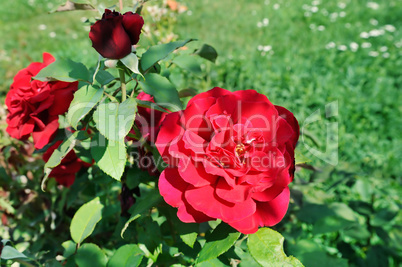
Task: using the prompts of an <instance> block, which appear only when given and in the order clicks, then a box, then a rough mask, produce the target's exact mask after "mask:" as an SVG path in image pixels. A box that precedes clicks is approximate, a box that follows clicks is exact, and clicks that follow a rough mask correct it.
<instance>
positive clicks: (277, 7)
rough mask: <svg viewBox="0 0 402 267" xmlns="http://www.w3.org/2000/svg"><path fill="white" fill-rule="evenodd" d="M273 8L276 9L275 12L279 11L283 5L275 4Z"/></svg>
mask: <svg viewBox="0 0 402 267" xmlns="http://www.w3.org/2000/svg"><path fill="white" fill-rule="evenodd" d="M273 7H274V9H275V10H278V9H279V8H280V7H281V5H280V4H275V5H274V6H273Z"/></svg>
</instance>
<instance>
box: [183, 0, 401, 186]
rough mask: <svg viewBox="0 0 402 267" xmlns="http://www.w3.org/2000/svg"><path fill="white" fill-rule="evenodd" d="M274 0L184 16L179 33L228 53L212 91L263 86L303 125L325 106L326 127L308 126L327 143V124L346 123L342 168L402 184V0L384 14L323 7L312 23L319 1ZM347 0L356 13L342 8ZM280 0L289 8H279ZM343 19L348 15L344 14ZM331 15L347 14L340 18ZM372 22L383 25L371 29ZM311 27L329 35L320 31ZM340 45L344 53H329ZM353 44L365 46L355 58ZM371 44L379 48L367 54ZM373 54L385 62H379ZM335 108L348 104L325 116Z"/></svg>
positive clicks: (384, 4)
mask: <svg viewBox="0 0 402 267" xmlns="http://www.w3.org/2000/svg"><path fill="white" fill-rule="evenodd" d="M268 2H270V3H269V4H264V1H236V2H235V3H234V2H233V1H225V0H223V1H211V0H206V1H192V2H188V3H187V4H188V5H189V9H190V10H191V11H192V14H191V15H189V14H188V13H184V14H182V15H181V16H180V17H179V19H178V20H179V23H178V26H177V32H178V33H179V34H180V36H181V37H182V38H184V37H195V38H198V39H199V40H201V41H202V42H207V43H209V44H211V45H213V46H215V47H216V48H217V50H218V52H219V54H220V55H221V57H220V59H219V61H218V65H217V66H216V67H214V68H213V69H214V70H213V71H212V82H211V83H210V86H211V87H212V86H222V87H224V88H227V89H232V90H241V89H247V88H253V89H256V90H258V91H259V92H262V93H265V94H267V95H268V96H269V98H270V99H271V101H272V102H274V103H275V104H278V105H283V106H285V107H287V108H289V109H290V110H292V111H293V112H294V113H295V114H296V116H297V118H298V119H299V121H300V123H301V126H303V122H304V120H305V119H306V118H307V117H308V116H310V115H311V114H312V113H313V112H314V111H316V110H317V109H320V111H321V114H322V117H323V120H322V121H321V123H315V124H311V125H309V126H306V128H305V129H306V130H309V131H310V132H312V133H313V134H314V135H315V136H316V137H317V138H318V139H319V140H320V142H321V143H322V144H325V138H326V128H325V122H330V121H332V122H338V125H339V160H340V161H345V162H348V163H353V164H355V165H357V166H358V167H359V168H361V170H362V171H363V173H364V174H366V175H369V176H372V175H375V176H377V177H378V178H379V179H384V178H399V179H400V178H401V171H402V169H401V164H400V162H399V160H400V159H401V158H402V152H401V151H402V136H401V134H400V133H401V132H402V119H401V117H402V116H401V115H402V107H401V105H400V103H402V95H401V94H400V89H401V85H402V77H401V75H400V74H401V72H400V70H401V67H402V58H401V55H402V51H401V49H400V47H401V44H400V42H401V40H402V32H401V31H400V28H401V26H402V23H401V21H400V19H399V16H400V15H401V14H402V4H401V2H400V1H379V2H378V3H379V8H378V9H377V10H373V9H370V8H368V7H367V6H366V4H367V2H366V1H349V2H347V1H331V2H323V3H321V4H319V5H318V6H317V8H318V11H317V12H316V13H312V12H310V14H311V16H308V17H306V16H305V12H306V9H307V8H308V7H310V9H311V7H312V4H311V1H295V0H294V1H279V2H275V1H265V3H268ZM338 2H339V3H341V2H344V3H346V7H345V8H344V9H342V8H340V7H339V6H338ZM276 3H279V4H280V7H279V9H274V4H276ZM324 10H327V12H325V11H324ZM340 12H345V16H344V17H339V14H340ZM325 13H328V15H325ZM331 13H337V14H338V17H337V18H336V19H335V20H333V21H331V19H330V17H331ZM264 18H268V19H269V24H268V26H266V27H264V26H263V27H258V26H257V24H258V23H259V22H262V21H263V19H264ZM372 19H375V20H376V21H377V22H378V25H376V26H374V25H372V24H370V20H372ZM388 24H390V25H393V26H394V27H395V28H396V30H395V31H394V32H389V31H387V30H384V31H385V32H384V34H383V35H381V36H378V37H370V38H368V39H363V38H361V37H360V33H361V32H369V31H370V30H373V29H383V28H384V27H385V25H388ZM311 25H315V27H314V28H317V27H318V26H319V25H322V26H324V27H325V29H324V30H322V31H319V30H312V29H311V28H310V27H313V26H311ZM314 28H313V29H314ZM330 42H334V43H335V45H336V47H335V48H331V49H326V45H327V44H328V43H330ZM352 42H355V43H357V44H358V45H359V48H358V49H357V51H355V52H353V51H351V48H350V44H351V43H352ZM364 42H367V43H370V44H371V47H370V48H362V47H361V46H362V44H363V43H364ZM261 45H262V46H268V45H270V46H272V50H273V51H274V54H273V55H269V54H268V53H266V54H265V55H262V53H261V51H259V50H258V46H261ZM342 45H346V46H347V50H346V51H340V50H339V49H338V47H339V46H342ZM397 46H399V47H397ZM341 48H342V47H341ZM385 49H387V50H386V51H384V50H385ZM382 51H383V52H382ZM370 52H371V53H373V52H378V54H379V55H378V56H376V57H373V56H370ZM333 101H337V103H338V108H339V115H338V116H336V117H332V118H329V119H325V113H324V111H325V105H326V104H328V103H331V102H333ZM322 149H323V150H325V147H322ZM312 159H313V160H314V156H312ZM314 162H316V163H317V164H322V163H323V162H322V161H319V160H318V161H316V160H314Z"/></svg>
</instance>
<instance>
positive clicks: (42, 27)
mask: <svg viewBox="0 0 402 267" xmlns="http://www.w3.org/2000/svg"><path fill="white" fill-rule="evenodd" d="M38 28H39V30H41V31H44V30H46V28H47V26H46V25H45V24H41V25H39V27H38Z"/></svg>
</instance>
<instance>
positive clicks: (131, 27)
mask: <svg viewBox="0 0 402 267" xmlns="http://www.w3.org/2000/svg"><path fill="white" fill-rule="evenodd" d="M143 25H144V19H143V18H142V17H141V16H140V15H138V14H135V13H133V12H126V13H124V15H121V14H120V13H119V12H116V11H110V10H109V9H105V13H104V14H103V16H102V19H101V20H98V21H97V22H96V23H95V24H94V25H92V27H91V31H90V32H89V38H90V39H91V41H92V46H93V48H95V50H96V51H98V53H99V54H101V55H102V56H103V57H105V58H111V59H121V58H124V57H125V56H127V55H128V54H130V53H131V47H132V45H135V44H137V43H138V41H139V39H140V34H141V29H142V26H143Z"/></svg>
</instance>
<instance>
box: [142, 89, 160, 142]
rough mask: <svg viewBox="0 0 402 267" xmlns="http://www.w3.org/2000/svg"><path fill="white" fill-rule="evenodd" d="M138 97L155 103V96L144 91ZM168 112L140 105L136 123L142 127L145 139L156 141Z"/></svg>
mask: <svg viewBox="0 0 402 267" xmlns="http://www.w3.org/2000/svg"><path fill="white" fill-rule="evenodd" d="M137 99H139V100H142V101H148V102H152V103H155V100H154V97H153V96H151V95H149V94H147V93H144V92H141V93H139V94H138V96H137ZM166 114H167V113H164V112H161V111H159V110H155V109H150V108H144V107H138V113H137V116H136V117H135V125H137V127H138V129H140V131H141V134H142V136H143V137H144V138H145V140H147V141H149V142H150V143H151V144H154V143H155V140H156V137H157V135H158V133H159V129H160V126H161V123H162V121H163V119H164V118H165V116H166Z"/></svg>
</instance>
